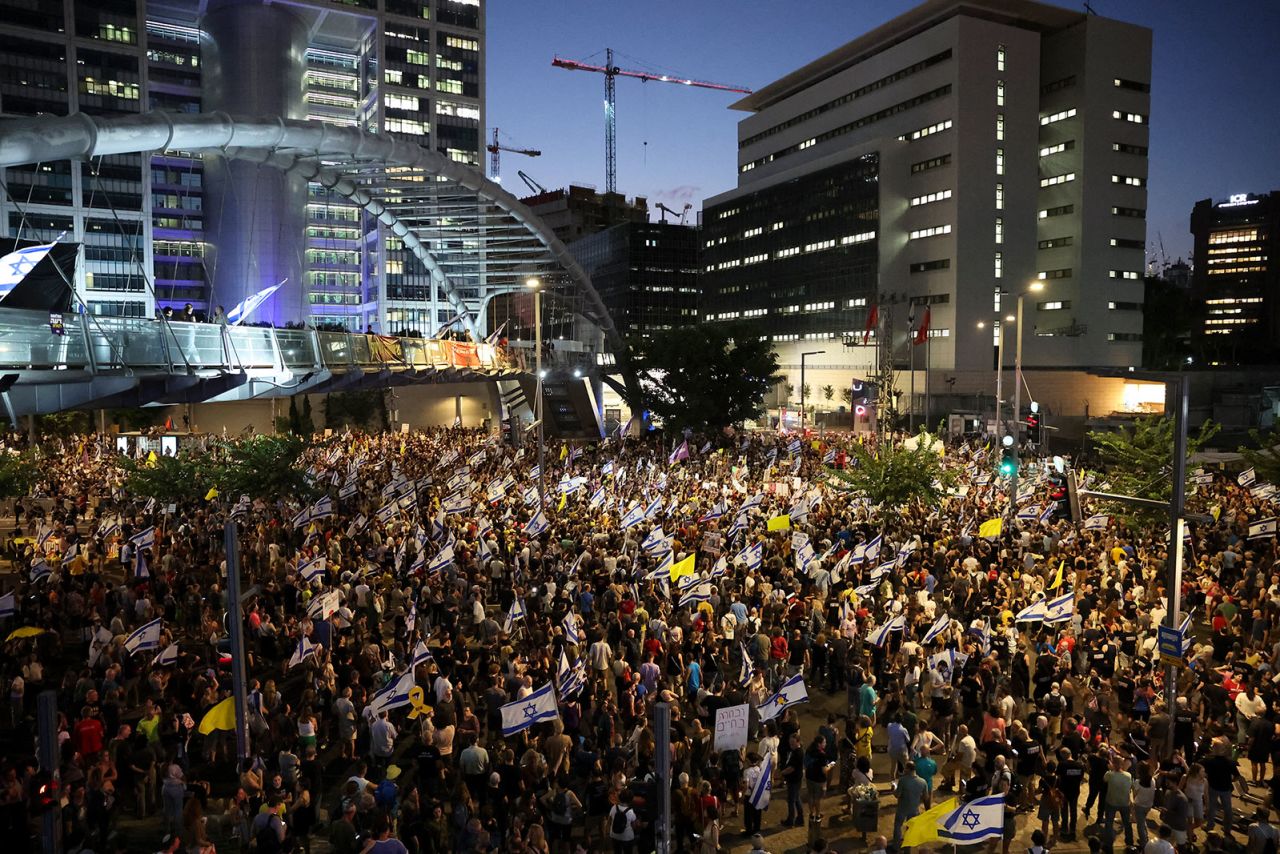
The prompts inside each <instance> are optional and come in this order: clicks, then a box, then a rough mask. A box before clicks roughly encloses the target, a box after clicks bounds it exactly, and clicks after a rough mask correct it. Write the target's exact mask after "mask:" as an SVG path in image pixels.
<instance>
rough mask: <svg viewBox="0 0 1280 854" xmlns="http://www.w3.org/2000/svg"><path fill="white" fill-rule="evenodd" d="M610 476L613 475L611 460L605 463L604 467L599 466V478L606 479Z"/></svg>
mask: <svg viewBox="0 0 1280 854" xmlns="http://www.w3.org/2000/svg"><path fill="white" fill-rule="evenodd" d="M611 474H613V460H609V462H607V463H605V464H604V465H602V466H600V476H601V477H608V476H609V475H611Z"/></svg>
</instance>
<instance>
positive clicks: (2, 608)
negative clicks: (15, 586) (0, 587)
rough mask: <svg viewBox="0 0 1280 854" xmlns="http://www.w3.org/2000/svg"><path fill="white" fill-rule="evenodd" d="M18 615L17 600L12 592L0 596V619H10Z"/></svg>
mask: <svg viewBox="0 0 1280 854" xmlns="http://www.w3.org/2000/svg"><path fill="white" fill-rule="evenodd" d="M17 613H18V599H17V596H16V595H15V594H14V592H13V591H12V590H10V591H9V592H8V593H6V594H4V595H3V596H0V617H12V616H14V615H15V614H17Z"/></svg>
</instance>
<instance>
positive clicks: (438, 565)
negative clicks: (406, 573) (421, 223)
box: [427, 545, 453, 575]
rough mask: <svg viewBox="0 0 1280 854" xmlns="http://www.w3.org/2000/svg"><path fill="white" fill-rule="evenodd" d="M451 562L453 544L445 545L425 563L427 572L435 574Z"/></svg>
mask: <svg viewBox="0 0 1280 854" xmlns="http://www.w3.org/2000/svg"><path fill="white" fill-rule="evenodd" d="M451 563H453V546H452V545H446V546H445V547H444V548H442V549H441V550H440V551H439V552H437V553H436V556H435V557H433V558H432V559H431V563H429V564H427V574H428V575H435V574H436V573H437V572H440V571H442V570H443V569H444V568H445V567H446V566H448V565H449V564H451Z"/></svg>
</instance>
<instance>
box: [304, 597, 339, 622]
mask: <svg viewBox="0 0 1280 854" xmlns="http://www.w3.org/2000/svg"><path fill="white" fill-rule="evenodd" d="M341 607H342V594H341V593H339V592H338V591H337V590H330V591H329V592H327V593H321V594H320V595H319V596H314V597H312V599H311V602H310V604H308V605H307V616H308V617H310V618H311V619H313V620H327V619H329V618H330V617H332V616H333V615H334V614H336V613H337V612H338V609H339V608H341Z"/></svg>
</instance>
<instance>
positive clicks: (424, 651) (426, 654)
mask: <svg viewBox="0 0 1280 854" xmlns="http://www.w3.org/2000/svg"><path fill="white" fill-rule="evenodd" d="M433 659H434V656H432V655H431V650H430V649H428V648H427V645H426V644H425V643H424V642H422V641H418V645H417V646H415V647H414V648H413V658H412V659H410V661H409V667H410V668H414V667H417V666H418V665H419V664H426V663H427V662H428V661H432V660H433Z"/></svg>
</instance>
